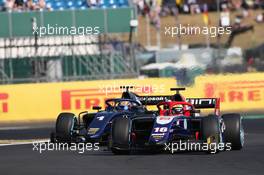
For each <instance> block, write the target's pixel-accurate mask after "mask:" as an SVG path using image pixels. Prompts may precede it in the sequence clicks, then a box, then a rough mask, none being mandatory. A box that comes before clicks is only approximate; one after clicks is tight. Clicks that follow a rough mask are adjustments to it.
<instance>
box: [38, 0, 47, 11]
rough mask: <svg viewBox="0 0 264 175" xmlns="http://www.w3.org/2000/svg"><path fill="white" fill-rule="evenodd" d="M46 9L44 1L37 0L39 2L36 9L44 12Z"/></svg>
mask: <svg viewBox="0 0 264 175" xmlns="http://www.w3.org/2000/svg"><path fill="white" fill-rule="evenodd" d="M46 8H47V7H46V1H45V0H39V2H38V9H39V10H44V9H46Z"/></svg>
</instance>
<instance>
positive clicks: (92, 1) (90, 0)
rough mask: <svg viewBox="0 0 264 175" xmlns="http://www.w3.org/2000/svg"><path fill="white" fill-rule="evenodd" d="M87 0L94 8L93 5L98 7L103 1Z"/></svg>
mask: <svg viewBox="0 0 264 175" xmlns="http://www.w3.org/2000/svg"><path fill="white" fill-rule="evenodd" d="M86 2H87V5H88V6H89V7H92V8H93V7H98V6H99V5H100V3H101V0H87V1H86Z"/></svg>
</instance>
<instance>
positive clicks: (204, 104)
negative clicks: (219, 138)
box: [186, 98, 220, 115]
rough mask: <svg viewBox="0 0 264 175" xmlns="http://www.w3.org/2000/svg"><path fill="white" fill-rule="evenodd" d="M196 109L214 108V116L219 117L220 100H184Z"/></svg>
mask: <svg viewBox="0 0 264 175" xmlns="http://www.w3.org/2000/svg"><path fill="white" fill-rule="evenodd" d="M186 101H187V102H189V103H191V104H192V105H193V106H194V108H196V109H208V108H214V109H215V114H216V115H220V98H186Z"/></svg>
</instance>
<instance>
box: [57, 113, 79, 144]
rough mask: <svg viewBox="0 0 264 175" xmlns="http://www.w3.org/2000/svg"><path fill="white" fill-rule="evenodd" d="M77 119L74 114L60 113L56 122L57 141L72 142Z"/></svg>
mask: <svg viewBox="0 0 264 175" xmlns="http://www.w3.org/2000/svg"><path fill="white" fill-rule="evenodd" d="M76 123H77V118H76V117H75V115H74V114H73V113H60V114H59V116H58V118H57V121H56V139H57V140H58V141H61V142H70V141H71V140H72V134H73V129H74V126H75V124H76Z"/></svg>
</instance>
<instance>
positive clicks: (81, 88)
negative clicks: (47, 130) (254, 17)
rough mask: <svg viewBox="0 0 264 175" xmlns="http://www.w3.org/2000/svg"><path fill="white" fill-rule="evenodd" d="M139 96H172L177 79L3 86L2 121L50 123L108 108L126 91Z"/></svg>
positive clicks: (0, 108) (0, 113) (0, 88)
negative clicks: (62, 116) (127, 88)
mask: <svg viewBox="0 0 264 175" xmlns="http://www.w3.org/2000/svg"><path fill="white" fill-rule="evenodd" d="M120 86H133V88H132V89H131V90H130V91H132V92H135V93H137V94H144V95H157V94H166V93H169V94H173V92H169V91H168V89H170V87H175V86H176V80H175V79H174V78H149V79H122V80H100V81H84V82H67V83H41V84H21V85H2V86H0V121H18V120H29V121H31V120H35V121H36V120H50V119H56V117H57V115H58V114H59V113H60V112H73V113H75V114H78V113H79V112H81V111H85V110H88V111H91V112H94V111H92V107H93V106H102V107H105V103H104V102H105V100H106V99H109V98H120V97H121V94H122V92H123V90H124V89H121V88H120Z"/></svg>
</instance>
